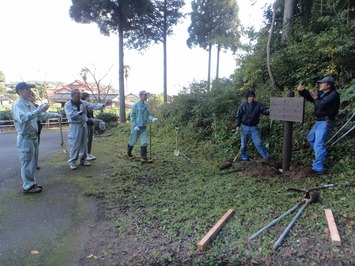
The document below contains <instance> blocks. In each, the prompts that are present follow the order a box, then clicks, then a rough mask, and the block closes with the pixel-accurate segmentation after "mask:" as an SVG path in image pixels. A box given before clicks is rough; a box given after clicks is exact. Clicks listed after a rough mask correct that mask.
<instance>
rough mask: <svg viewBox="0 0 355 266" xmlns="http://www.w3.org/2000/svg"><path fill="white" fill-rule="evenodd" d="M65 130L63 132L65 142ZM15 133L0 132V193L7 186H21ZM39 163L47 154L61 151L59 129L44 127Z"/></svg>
mask: <svg viewBox="0 0 355 266" xmlns="http://www.w3.org/2000/svg"><path fill="white" fill-rule="evenodd" d="M67 135H68V133H67V132H66V131H64V132H63V136H64V141H65V142H67ZM16 137H17V134H16V133H6V134H0V194H1V192H2V191H4V190H7V189H8V188H15V187H18V188H21V185H22V181H21V175H20V159H19V157H18V153H17V149H16ZM39 149H40V152H39V164H41V161H43V159H44V158H46V157H48V155H50V154H52V153H54V152H58V151H61V147H60V132H59V130H46V129H44V130H43V131H42V134H41V145H40V146H39Z"/></svg>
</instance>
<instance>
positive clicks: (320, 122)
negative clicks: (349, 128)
mask: <svg viewBox="0 0 355 266" xmlns="http://www.w3.org/2000/svg"><path fill="white" fill-rule="evenodd" d="M317 83H319V90H318V91H317V92H315V91H309V90H306V89H305V88H304V86H303V85H299V86H298V87H297V90H298V91H299V93H300V95H301V96H302V97H304V98H305V99H306V100H307V101H310V102H312V103H313V105H314V109H315V116H316V120H317V121H316V123H315V124H314V125H313V127H312V129H311V131H310V132H309V134H308V137H307V139H308V142H309V144H310V145H311V147H312V149H313V150H314V153H315V161H314V162H313V164H312V171H313V172H314V173H315V174H323V172H324V161H325V157H326V155H327V149H326V147H325V144H326V140H327V138H328V136H329V134H330V132H331V131H332V130H333V128H334V120H335V117H336V115H337V114H338V111H339V106H340V97H339V93H338V92H337V91H336V90H335V81H334V79H333V78H332V77H325V78H323V79H321V80H318V81H317Z"/></svg>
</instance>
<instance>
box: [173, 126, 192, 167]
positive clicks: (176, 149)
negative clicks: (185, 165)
mask: <svg viewBox="0 0 355 266" xmlns="http://www.w3.org/2000/svg"><path fill="white" fill-rule="evenodd" d="M175 132H176V148H175V150H174V155H175V156H179V155H182V156H183V157H185V159H186V160H188V161H190V162H191V163H192V164H194V162H193V161H192V160H191V159H190V158H189V157H187V156H186V155H185V154H183V153H182V152H180V151H179V149H178V134H179V127H175Z"/></svg>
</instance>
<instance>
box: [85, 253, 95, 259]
mask: <svg viewBox="0 0 355 266" xmlns="http://www.w3.org/2000/svg"><path fill="white" fill-rule="evenodd" d="M85 259H94V260H96V259H97V257H96V256H94V254H90V255H89V256H87V257H85Z"/></svg>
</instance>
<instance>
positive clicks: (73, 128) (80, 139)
mask: <svg viewBox="0 0 355 266" xmlns="http://www.w3.org/2000/svg"><path fill="white" fill-rule="evenodd" d="M68 143H69V146H70V159H69V160H68V164H69V165H75V164H76V161H77V160H78V158H79V157H80V161H85V160H86V150H87V146H88V130H87V128H86V126H83V125H81V124H70V125H69V133H68Z"/></svg>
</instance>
